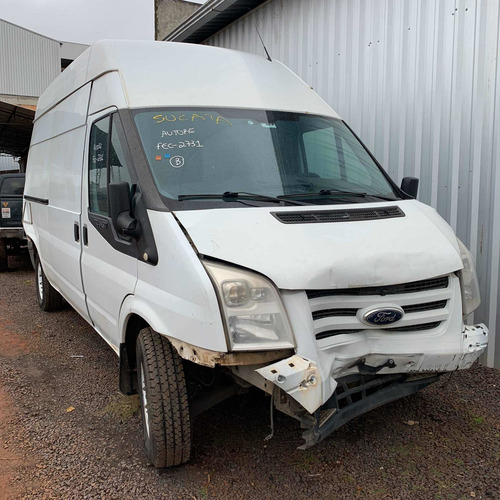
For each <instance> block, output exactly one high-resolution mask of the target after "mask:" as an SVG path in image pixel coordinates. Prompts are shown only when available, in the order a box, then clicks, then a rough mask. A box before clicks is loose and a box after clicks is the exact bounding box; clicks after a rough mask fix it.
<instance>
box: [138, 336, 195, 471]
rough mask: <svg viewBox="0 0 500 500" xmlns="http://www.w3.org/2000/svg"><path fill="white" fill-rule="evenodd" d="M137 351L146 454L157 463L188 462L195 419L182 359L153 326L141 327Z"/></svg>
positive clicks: (161, 464)
mask: <svg viewBox="0 0 500 500" xmlns="http://www.w3.org/2000/svg"><path fill="white" fill-rule="evenodd" d="M136 353H137V382H138V391H139V395H140V399H141V414H142V425H143V431H144V448H145V452H146V455H147V457H148V458H149V460H150V461H151V462H152V463H153V465H155V466H156V467H171V466H174V465H180V464H182V463H185V462H187V461H188V460H189V456H190V453H191V420H190V416H189V404H188V396H187V390H186V380H185V377H184V368H183V366H182V360H181V358H180V357H179V355H178V354H177V351H176V350H175V349H174V347H173V346H172V344H171V343H170V342H169V341H168V339H167V338H165V337H163V336H162V335H159V334H158V333H156V332H154V331H153V330H151V328H149V327H148V328H143V329H142V330H141V331H140V333H139V336H138V337H137V344H136Z"/></svg>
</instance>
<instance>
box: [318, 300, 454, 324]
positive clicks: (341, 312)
mask: <svg viewBox="0 0 500 500" xmlns="http://www.w3.org/2000/svg"><path fill="white" fill-rule="evenodd" d="M446 302H447V301H446V300H436V301H434V302H426V303H425V304H412V305H409V306H403V308H402V309H403V311H404V312H405V314H408V313H415V312H423V311H433V310H435V309H443V308H444V307H446ZM357 313H358V309H356V308H339V309H323V310H322V311H316V312H313V320H317V319H322V318H330V317H342V316H344V317H345V316H356V314H357Z"/></svg>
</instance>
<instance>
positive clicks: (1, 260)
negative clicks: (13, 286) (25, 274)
mask: <svg viewBox="0 0 500 500" xmlns="http://www.w3.org/2000/svg"><path fill="white" fill-rule="evenodd" d="M8 268H9V257H8V255H7V240H6V239H5V238H0V272H4V271H7V269H8Z"/></svg>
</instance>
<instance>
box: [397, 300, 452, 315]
mask: <svg viewBox="0 0 500 500" xmlns="http://www.w3.org/2000/svg"><path fill="white" fill-rule="evenodd" d="M447 302H448V301H447V300H436V301H435V302H426V303H425V304H413V305H411V306H403V311H404V312H405V314H408V313H414V312H423V311H434V310H435V309H443V308H444V307H446V303H447Z"/></svg>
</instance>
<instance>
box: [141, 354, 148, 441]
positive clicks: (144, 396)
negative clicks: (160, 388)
mask: <svg viewBox="0 0 500 500" xmlns="http://www.w3.org/2000/svg"><path fill="white" fill-rule="evenodd" d="M141 390H142V409H143V412H144V426H145V427H146V434H147V436H148V438H149V413H148V396H147V394H146V382H145V380H144V367H143V365H142V363H141Z"/></svg>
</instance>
